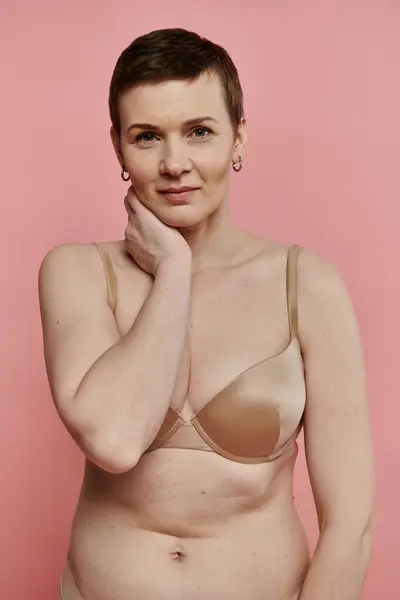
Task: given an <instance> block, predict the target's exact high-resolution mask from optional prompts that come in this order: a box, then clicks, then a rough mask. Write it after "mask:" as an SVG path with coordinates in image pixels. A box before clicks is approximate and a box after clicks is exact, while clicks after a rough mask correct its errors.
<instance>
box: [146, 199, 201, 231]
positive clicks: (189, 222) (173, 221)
mask: <svg viewBox="0 0 400 600" xmlns="http://www.w3.org/2000/svg"><path fill="white" fill-rule="evenodd" d="M154 212H155V214H156V215H157V217H158V218H159V219H160V221H162V222H163V223H165V224H166V225H169V227H176V228H184V227H195V226H196V225H199V224H200V223H202V222H203V221H205V219H207V217H208V216H209V215H210V214H211V212H212V211H205V210H204V208H203V209H202V210H200V209H199V207H196V206H194V205H193V204H181V205H176V206H168V207H162V208H161V209H159V210H157V212H156V211H154Z"/></svg>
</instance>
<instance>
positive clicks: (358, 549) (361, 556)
mask: <svg viewBox="0 0 400 600" xmlns="http://www.w3.org/2000/svg"><path fill="white" fill-rule="evenodd" d="M371 547H372V533H371V531H370V528H367V529H366V530H365V531H364V532H359V533H355V532H354V531H353V532H352V531H351V528H348V529H347V530H346V529H345V528H343V529H339V528H338V527H336V528H335V527H334V526H331V527H327V528H326V529H325V530H323V531H322V533H321V535H320V539H319V542H318V544H317V548H316V551H315V553H314V556H313V559H312V561H311V565H310V568H309V571H308V573H307V576H306V579H305V582H304V585H303V587H302V591H301V594H300V598H299V600H361V597H362V589H363V585H364V581H365V577H366V574H367V569H368V566H369V562H370V557H371Z"/></svg>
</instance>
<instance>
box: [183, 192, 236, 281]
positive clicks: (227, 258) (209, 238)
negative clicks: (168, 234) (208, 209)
mask: <svg viewBox="0 0 400 600" xmlns="http://www.w3.org/2000/svg"><path fill="white" fill-rule="evenodd" d="M179 231H180V233H181V234H182V235H183V237H184V238H185V240H186V242H187V243H188V245H189V246H190V249H191V251H192V272H193V273H194V274H195V273H198V272H199V271H203V270H205V269H207V268H213V267H214V268H217V267H223V266H225V265H227V264H228V263H229V262H231V261H232V258H234V254H235V250H236V251H237V244H236V243H235V242H237V239H238V236H240V234H241V233H242V232H241V231H240V230H239V229H238V228H237V227H236V226H235V225H234V223H233V221H232V217H231V214H230V211H229V205H228V203H224V204H223V205H222V206H221V207H220V208H219V209H218V210H217V211H215V212H214V213H212V214H211V215H210V216H209V217H208V218H207V219H205V220H204V221H202V222H201V223H199V224H197V225H194V226H193V227H180V228H179Z"/></svg>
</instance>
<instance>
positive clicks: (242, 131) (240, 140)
mask: <svg viewBox="0 0 400 600" xmlns="http://www.w3.org/2000/svg"><path fill="white" fill-rule="evenodd" d="M246 141H247V122H246V119H245V118H244V117H243V118H242V119H241V121H240V123H239V127H238V129H237V132H236V138H235V141H234V144H233V154H232V161H233V162H234V163H236V162H238V161H239V159H240V158H243V153H244V147H245V144H246Z"/></svg>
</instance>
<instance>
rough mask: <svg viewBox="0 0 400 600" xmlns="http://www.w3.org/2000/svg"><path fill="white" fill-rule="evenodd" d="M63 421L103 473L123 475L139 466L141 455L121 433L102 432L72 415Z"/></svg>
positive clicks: (63, 418) (88, 457)
mask: <svg viewBox="0 0 400 600" xmlns="http://www.w3.org/2000/svg"><path fill="white" fill-rule="evenodd" d="M62 420H63V422H64V425H65V426H66V428H67V429H68V431H69V433H70V435H71V436H72V438H73V439H74V441H75V442H76V444H77V445H78V447H79V448H80V449H81V450H82V452H83V453H84V454H85V456H86V458H87V459H88V460H89V461H90V462H92V463H93V464H95V465H96V466H98V467H99V468H100V469H102V470H103V471H106V472H107V473H110V474H114V475H121V474H123V473H128V472H129V471H131V470H132V469H133V468H134V467H135V466H136V465H137V464H138V462H139V460H140V458H141V453H140V452H139V451H137V449H136V448H135V447H134V446H133V444H129V443H126V442H123V440H122V439H121V438H122V436H121V434H120V432H110V431H105V430H103V429H102V430H100V428H98V427H95V426H94V425H93V424H92V423H91V424H87V423H82V422H80V421H79V422H78V421H77V419H76V418H71V415H68V417H67V416H66V415H63V416H62Z"/></svg>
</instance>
